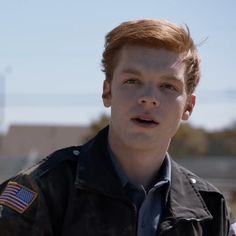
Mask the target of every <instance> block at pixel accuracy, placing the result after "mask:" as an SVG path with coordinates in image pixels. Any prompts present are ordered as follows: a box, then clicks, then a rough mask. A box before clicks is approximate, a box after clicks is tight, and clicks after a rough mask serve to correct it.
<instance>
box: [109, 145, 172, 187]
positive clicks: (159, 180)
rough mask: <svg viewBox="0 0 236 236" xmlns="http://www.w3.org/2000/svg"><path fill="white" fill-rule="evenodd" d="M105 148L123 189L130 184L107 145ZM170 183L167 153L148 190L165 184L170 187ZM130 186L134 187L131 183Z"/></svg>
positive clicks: (169, 166) (169, 164) (169, 162)
mask: <svg viewBox="0 0 236 236" xmlns="http://www.w3.org/2000/svg"><path fill="white" fill-rule="evenodd" d="M107 148H108V153H109V156H110V158H111V161H112V163H113V166H114V169H115V171H116V173H117V175H118V178H119V179H120V181H121V185H122V187H125V186H126V185H127V184H128V183H131V182H130V181H129V178H128V176H127V175H126V174H125V172H124V171H123V169H122V167H121V166H120V164H119V162H118V161H117V159H116V157H115V154H114V153H113V151H112V150H111V147H110V145H109V143H108V145H107ZM170 182H171V161H170V156H169V154H168V153H167V154H166V156H165V159H164V161H163V163H162V165H161V168H160V171H159V173H157V175H156V176H155V177H154V179H153V180H152V181H151V186H150V188H153V187H154V188H157V187H159V186H160V185H162V184H165V183H167V184H168V185H169V186H170ZM131 184H132V185H134V184H133V183H131Z"/></svg>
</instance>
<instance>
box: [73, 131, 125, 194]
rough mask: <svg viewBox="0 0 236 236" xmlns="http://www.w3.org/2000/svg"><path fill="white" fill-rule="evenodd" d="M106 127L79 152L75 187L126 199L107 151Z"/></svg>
mask: <svg viewBox="0 0 236 236" xmlns="http://www.w3.org/2000/svg"><path fill="white" fill-rule="evenodd" d="M107 137H108V127H106V128H104V129H103V130H101V131H100V132H99V133H98V134H97V135H96V136H95V138H93V139H92V140H91V141H89V142H88V143H86V144H85V145H83V146H82V148H81V150H80V155H79V160H78V166H77V174H76V179H75V185H76V187H78V188H82V189H85V188H86V189H87V190H89V191H96V192H100V193H102V194H106V195H109V196H114V197H123V198H127V197H126V195H125V191H124V189H123V188H122V184H121V182H120V180H119V178H118V176H117V175H116V172H115V170H114V167H113V164H112V161H111V159H110V157H109V153H108V150H107Z"/></svg>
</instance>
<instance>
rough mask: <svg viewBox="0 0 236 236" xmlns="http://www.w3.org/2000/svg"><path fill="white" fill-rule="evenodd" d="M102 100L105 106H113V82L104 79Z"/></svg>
mask: <svg viewBox="0 0 236 236" xmlns="http://www.w3.org/2000/svg"><path fill="white" fill-rule="evenodd" d="M102 100H103V105H104V106H105V107H110V106H111V82H109V81H107V80H104V81H103V92H102Z"/></svg>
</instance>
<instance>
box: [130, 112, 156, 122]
mask: <svg viewBox="0 0 236 236" xmlns="http://www.w3.org/2000/svg"><path fill="white" fill-rule="evenodd" d="M137 119H139V120H144V121H150V122H154V123H156V124H159V122H158V120H157V119H156V118H155V117H154V116H153V115H151V114H140V115H137V116H134V117H133V118H131V120H137Z"/></svg>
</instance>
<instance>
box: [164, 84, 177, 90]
mask: <svg viewBox="0 0 236 236" xmlns="http://www.w3.org/2000/svg"><path fill="white" fill-rule="evenodd" d="M161 88H165V89H169V90H171V91H177V89H176V87H175V86H174V85H172V84H162V85H161Z"/></svg>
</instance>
